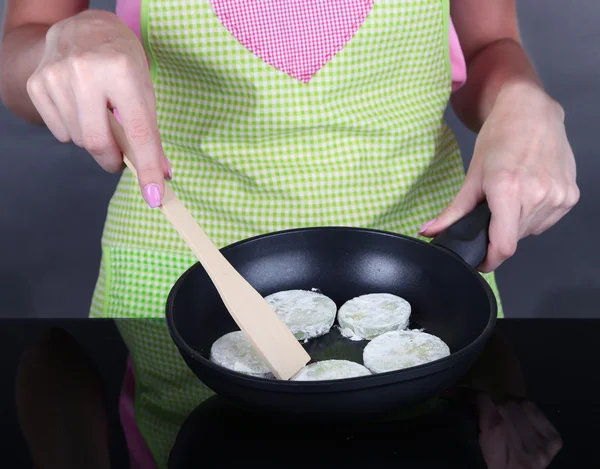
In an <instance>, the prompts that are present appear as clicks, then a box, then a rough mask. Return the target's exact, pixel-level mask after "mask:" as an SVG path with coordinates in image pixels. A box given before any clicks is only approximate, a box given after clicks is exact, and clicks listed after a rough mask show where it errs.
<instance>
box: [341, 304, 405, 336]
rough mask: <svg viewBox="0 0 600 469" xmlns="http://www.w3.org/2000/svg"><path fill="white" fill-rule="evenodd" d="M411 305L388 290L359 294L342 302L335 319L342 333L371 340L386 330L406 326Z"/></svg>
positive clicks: (400, 328)
mask: <svg viewBox="0 0 600 469" xmlns="http://www.w3.org/2000/svg"><path fill="white" fill-rule="evenodd" d="M410 314H411V306H410V303H409V302H408V301H406V300H405V299H403V298H400V297H399V296H396V295H392V294H390V293H371V294H368V295H362V296H358V297H356V298H353V299H351V300H349V301H347V302H346V303H344V304H343V305H342V307H341V308H340V310H339V312H338V322H339V324H340V330H341V333H342V335H343V336H344V337H347V338H349V339H351V340H372V339H374V338H375V337H377V336H379V335H381V334H384V333H386V332H389V331H395V330H402V329H406V328H407V327H408V324H409V320H410Z"/></svg>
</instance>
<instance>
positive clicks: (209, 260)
mask: <svg viewBox="0 0 600 469" xmlns="http://www.w3.org/2000/svg"><path fill="white" fill-rule="evenodd" d="M109 119H110V120H111V128H112V132H113V136H114V137H115V140H116V141H117V144H118V145H119V147H120V148H121V151H122V152H123V161H124V162H125V164H126V165H127V167H128V168H129V170H130V171H131V172H132V173H133V175H134V176H135V177H136V178H137V171H136V170H135V166H134V164H133V162H132V161H131V159H130V156H129V155H131V152H130V151H129V149H130V146H129V142H128V141H127V138H126V136H125V132H124V130H123V127H122V126H121V124H119V123H118V121H117V120H116V118H115V117H114V115H113V114H112V113H109ZM164 186H165V189H164V194H163V199H162V204H161V205H160V207H159V209H160V210H161V211H162V213H163V214H164V215H165V216H166V217H167V219H168V220H169V221H170V222H171V224H172V225H173V227H174V228H175V229H176V230H177V232H178V233H179V235H180V236H181V237H182V238H183V240H184V241H185V243H186V244H187V245H188V247H189V248H190V249H191V250H192V252H193V253H194V254H195V255H196V257H197V258H198V260H199V261H200V263H201V264H202V265H203V266H204V267H205V268H206V269H207V273H208V274H209V275H210V276H211V278H212V277H213V276H214V275H216V274H217V272H214V271H209V269H210V267H211V266H212V265H214V262H215V261H216V262H221V257H222V254H221V252H220V251H219V250H218V249H217V247H216V246H215V245H214V244H213V243H212V241H211V240H210V238H209V237H208V236H207V235H206V233H205V232H204V230H203V229H202V228H201V227H200V226H199V225H198V223H197V222H196V220H195V219H194V217H193V216H192V214H191V213H190V212H189V211H188V210H187V209H186V208H185V206H184V205H183V204H182V203H181V201H180V200H179V199H178V198H177V196H176V195H175V192H173V189H171V187H170V186H169V185H168V184H166V183H165V185H164ZM215 280H217V281H218V279H213V281H215Z"/></svg>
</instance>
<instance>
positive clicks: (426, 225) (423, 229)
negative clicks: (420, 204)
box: [419, 218, 438, 234]
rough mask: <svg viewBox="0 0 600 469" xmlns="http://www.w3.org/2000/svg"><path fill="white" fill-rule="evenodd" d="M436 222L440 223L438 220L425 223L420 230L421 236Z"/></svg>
mask: <svg viewBox="0 0 600 469" xmlns="http://www.w3.org/2000/svg"><path fill="white" fill-rule="evenodd" d="M436 221H438V219H437V218H434V219H433V220H429V221H428V222H427V223H425V224H424V225H423V226H422V227H421V229H420V230H419V234H423V232H424V231H425V230H426V229H427V228H429V227H430V226H431V225H433V224H434V223H435V222H436Z"/></svg>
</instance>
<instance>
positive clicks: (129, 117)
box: [109, 85, 168, 208]
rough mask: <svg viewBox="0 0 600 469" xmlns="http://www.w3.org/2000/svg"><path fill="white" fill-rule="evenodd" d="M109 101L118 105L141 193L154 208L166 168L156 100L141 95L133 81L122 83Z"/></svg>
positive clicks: (160, 192)
mask: <svg viewBox="0 0 600 469" xmlns="http://www.w3.org/2000/svg"><path fill="white" fill-rule="evenodd" d="M109 98H110V101H111V102H112V103H114V105H115V107H116V108H118V109H119V114H120V117H121V121H122V124H123V129H124V131H125V135H126V138H127V141H128V143H129V147H130V149H131V152H132V153H133V154H132V155H128V156H130V158H132V163H133V165H134V166H135V169H136V171H137V177H138V182H139V185H140V189H141V191H142V195H143V197H144V199H145V200H146V202H147V203H148V205H149V206H150V207H152V208H156V207H159V206H160V204H161V203H162V197H163V194H164V187H165V183H164V179H165V176H167V175H168V173H167V172H166V167H165V161H164V153H163V151H162V146H161V142H160V135H159V132H158V125H157V122H156V113H155V110H154V100H153V99H152V98H151V97H149V96H142V95H140V93H139V92H138V90H136V89H135V88H133V87H132V86H131V85H125V86H123V87H121V88H120V89H119V90H118V91H117V93H116V94H115V95H114V96H109Z"/></svg>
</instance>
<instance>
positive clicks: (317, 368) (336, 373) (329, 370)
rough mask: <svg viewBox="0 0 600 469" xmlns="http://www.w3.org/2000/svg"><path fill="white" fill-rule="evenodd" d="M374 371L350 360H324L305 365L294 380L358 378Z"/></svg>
mask: <svg viewBox="0 0 600 469" xmlns="http://www.w3.org/2000/svg"><path fill="white" fill-rule="evenodd" d="M371 374H372V373H371V372H370V371H369V370H368V369H367V368H365V367H364V366H362V365H360V364H358V363H355V362H351V361H348V360H323V361H321V362H316V363H311V364H310V365H308V366H305V367H304V368H303V369H302V370H301V371H300V373H298V374H297V375H296V376H295V377H294V378H293V381H325V380H330V379H346V378H356V377H358V376H369V375H371Z"/></svg>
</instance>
